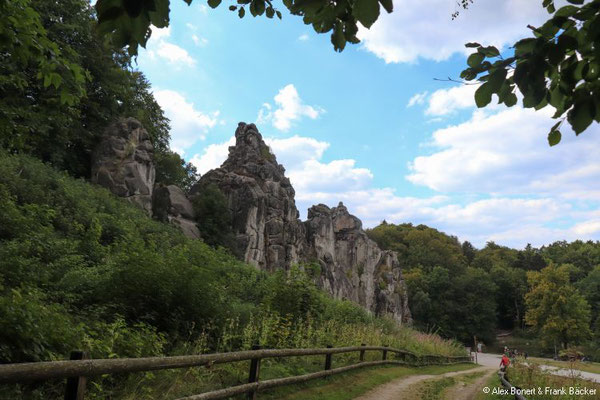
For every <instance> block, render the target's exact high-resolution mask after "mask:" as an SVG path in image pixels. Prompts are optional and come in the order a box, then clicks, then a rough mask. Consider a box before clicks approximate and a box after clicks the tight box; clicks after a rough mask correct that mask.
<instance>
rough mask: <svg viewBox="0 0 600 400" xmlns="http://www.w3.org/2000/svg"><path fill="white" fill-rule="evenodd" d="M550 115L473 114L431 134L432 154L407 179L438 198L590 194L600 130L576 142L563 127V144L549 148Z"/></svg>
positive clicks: (597, 174)
mask: <svg viewBox="0 0 600 400" xmlns="http://www.w3.org/2000/svg"><path fill="white" fill-rule="evenodd" d="M551 115H552V111H551V110H550V109H549V108H548V109H544V110H540V111H534V110H532V109H523V108H520V107H518V106H516V107H513V108H510V109H506V108H504V109H502V110H501V111H499V112H495V113H487V112H484V111H480V110H476V111H474V112H473V115H472V117H471V119H470V120H468V121H466V122H464V123H461V124H459V125H456V126H449V127H447V128H444V129H439V130H437V131H436V132H434V134H433V140H432V143H431V144H432V145H433V146H434V147H435V148H436V151H435V152H433V153H432V154H430V155H425V156H419V157H416V158H415V159H414V160H413V161H412V162H411V163H410V169H411V173H410V174H409V175H408V176H407V179H408V180H409V181H410V182H412V183H415V184H420V185H424V186H427V187H429V188H431V189H434V190H436V191H440V192H463V193H484V194H489V193H493V194H511V195H514V194H519V195H524V194H533V195H538V196H539V195H549V194H557V195H560V196H561V197H569V196H570V197H571V198H574V197H575V196H574V194H576V193H585V192H588V194H589V191H590V188H594V187H595V185H596V184H597V182H598V181H600V161H599V160H598V157H597V149H598V148H599V147H600V129H599V128H600V127H599V126H598V124H594V125H592V126H591V127H590V128H589V129H588V130H587V131H586V132H584V133H582V134H581V135H580V136H579V137H575V135H574V134H573V133H572V131H570V130H569V129H568V128H567V127H566V126H565V127H564V128H563V129H562V130H563V140H562V142H561V143H560V144H559V145H557V146H555V147H549V146H548V143H547V134H548V131H549V129H550V127H551V126H552V125H553V124H554V123H555V121H554V120H553V119H552V118H551ZM565 125H566V124H565ZM592 190H593V189H592ZM596 193H598V191H596ZM596 198H598V197H597V196H596Z"/></svg>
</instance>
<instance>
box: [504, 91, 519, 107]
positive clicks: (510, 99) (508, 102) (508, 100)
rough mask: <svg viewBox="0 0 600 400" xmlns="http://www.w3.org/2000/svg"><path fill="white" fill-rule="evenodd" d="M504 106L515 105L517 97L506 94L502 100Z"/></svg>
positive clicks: (512, 94)
mask: <svg viewBox="0 0 600 400" xmlns="http://www.w3.org/2000/svg"><path fill="white" fill-rule="evenodd" d="M504 104H506V106H507V107H512V106H514V105H515V104H517V95H516V94H514V93H510V94H508V95H507V96H506V98H505V99H504Z"/></svg>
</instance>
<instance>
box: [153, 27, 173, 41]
mask: <svg viewBox="0 0 600 400" xmlns="http://www.w3.org/2000/svg"><path fill="white" fill-rule="evenodd" d="M150 29H151V31H152V35H151V36H150V37H151V38H152V39H150V40H163V39H166V38H168V37H169V36H171V27H170V26H167V27H166V28H160V29H159V28H157V27H155V26H154V25H151V26H150Z"/></svg>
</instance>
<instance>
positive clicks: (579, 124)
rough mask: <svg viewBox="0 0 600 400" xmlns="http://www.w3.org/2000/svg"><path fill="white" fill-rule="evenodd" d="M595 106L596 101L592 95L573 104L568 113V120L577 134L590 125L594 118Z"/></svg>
mask: <svg viewBox="0 0 600 400" xmlns="http://www.w3.org/2000/svg"><path fill="white" fill-rule="evenodd" d="M595 108H596V107H595V104H594V101H593V99H592V98H591V97H590V98H588V99H585V100H584V101H579V102H577V103H575V104H573V108H572V109H571V110H570V111H569V113H568V114H567V120H568V121H569V123H570V124H571V126H572V127H573V130H574V131H575V133H576V134H577V135H579V134H580V133H581V132H583V131H585V130H586V129H587V127H588V126H590V124H591V123H592V121H593V120H594V116H595V111H596V110H595Z"/></svg>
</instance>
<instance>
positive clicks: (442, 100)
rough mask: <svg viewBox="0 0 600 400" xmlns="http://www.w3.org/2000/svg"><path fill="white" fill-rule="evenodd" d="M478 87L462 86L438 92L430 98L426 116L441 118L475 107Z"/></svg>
mask: <svg viewBox="0 0 600 400" xmlns="http://www.w3.org/2000/svg"><path fill="white" fill-rule="evenodd" d="M478 87H479V86H477V85H460V86H454V87H451V88H449V89H440V90H436V91H435V92H433V93H432V94H431V96H429V99H428V103H429V104H428V106H427V109H426V110H425V114H426V115H432V116H440V115H448V114H452V113H453V112H455V111H457V110H460V109H464V108H471V107H474V106H475V99H474V96H475V90H477V88H478Z"/></svg>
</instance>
